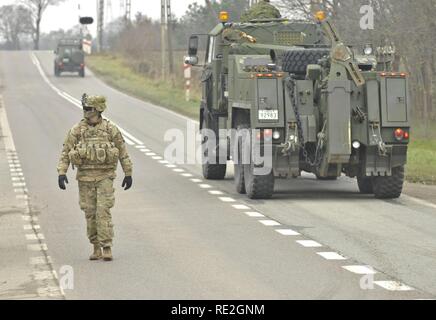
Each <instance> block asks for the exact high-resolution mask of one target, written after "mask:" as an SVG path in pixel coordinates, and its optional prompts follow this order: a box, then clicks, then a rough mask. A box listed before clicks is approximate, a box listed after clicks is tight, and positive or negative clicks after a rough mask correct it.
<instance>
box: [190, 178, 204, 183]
mask: <svg viewBox="0 0 436 320" xmlns="http://www.w3.org/2000/svg"><path fill="white" fill-rule="evenodd" d="M191 181H192V182H194V183H201V182H203V180H201V179H191Z"/></svg>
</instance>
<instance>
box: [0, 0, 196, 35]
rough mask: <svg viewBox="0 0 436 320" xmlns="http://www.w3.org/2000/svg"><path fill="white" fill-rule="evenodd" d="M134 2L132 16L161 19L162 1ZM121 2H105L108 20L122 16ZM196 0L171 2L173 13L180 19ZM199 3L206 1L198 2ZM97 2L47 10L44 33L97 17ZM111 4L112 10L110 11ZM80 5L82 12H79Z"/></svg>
mask: <svg viewBox="0 0 436 320" xmlns="http://www.w3.org/2000/svg"><path fill="white" fill-rule="evenodd" d="M131 1H132V16H134V14H135V13H136V12H138V11H139V12H142V13H144V14H146V15H147V16H149V17H152V18H154V19H160V3H161V1H160V0H131ZM19 2H20V1H19V0H0V6H1V5H5V4H14V3H15V4H18V3H19ZM121 2H122V3H124V0H105V3H106V15H107V16H106V18H107V19H108V20H109V21H110V19H111V18H112V19H115V18H116V17H118V16H119V15H120V12H121ZM194 2H195V0H173V1H171V4H172V10H173V13H174V14H175V15H176V16H177V17H180V16H182V15H183V14H184V13H185V11H186V10H187V8H188V5H189V4H190V3H194ZM197 2H198V3H203V2H204V1H201V0H197ZM96 3H97V0H66V1H65V2H63V3H62V4H60V5H59V6H56V7H50V8H49V9H47V11H46V13H45V15H44V17H43V20H42V32H49V31H51V30H57V29H61V28H62V29H69V28H71V27H73V26H74V25H76V24H77V23H78V17H79V15H81V16H87V15H90V16H92V17H94V18H95V17H96V11H97V10H96V8H97V4H96ZM109 4H111V7H112V9H110V7H109ZM79 5H80V8H81V10H80V11H79ZM94 29H96V25H93V26H91V27H90V31H91V32H92V33H93V34H95V30H94Z"/></svg>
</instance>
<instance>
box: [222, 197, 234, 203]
mask: <svg viewBox="0 0 436 320" xmlns="http://www.w3.org/2000/svg"><path fill="white" fill-rule="evenodd" d="M218 199H220V200H221V201H222V202H236V200H235V199H233V198H230V197H219V198H218Z"/></svg>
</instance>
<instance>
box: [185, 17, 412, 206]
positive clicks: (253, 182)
mask: <svg viewBox="0 0 436 320" xmlns="http://www.w3.org/2000/svg"><path fill="white" fill-rule="evenodd" d="M223 16H224V18H223V20H222V23H220V24H218V25H217V26H216V27H215V28H214V29H213V30H212V31H211V32H210V33H208V34H207V35H199V34H197V35H192V36H191V38H190V40H189V54H188V56H187V58H186V63H188V64H191V65H193V66H200V63H199V58H198V49H199V48H198V46H199V39H200V38H201V37H206V38H207V42H208V45H207V52H206V59H205V62H204V64H202V65H201V67H203V73H202V78H201V80H202V86H203V97H202V102H201V106H200V126H201V129H210V130H213V131H214V132H216V133H217V137H220V135H219V133H218V131H219V130H221V129H226V130H229V129H234V130H241V129H242V128H248V129H257V130H260V133H261V134H260V135H258V139H259V141H260V143H265V141H267V140H268V141H271V142H272V157H273V159H272V168H271V170H270V172H269V174H260V175H258V174H256V172H255V171H256V170H254V169H255V168H256V166H259V164H258V163H254V162H255V161H254V160H253V159H252V160H250V162H249V163H248V164H244V163H240V162H238V163H236V162H235V164H234V166H235V168H234V169H235V177H234V180H235V184H236V189H237V191H238V192H239V193H241V194H243V193H247V194H248V196H249V197H250V198H251V199H267V198H270V197H272V195H273V192H274V182H275V179H280V178H297V177H299V176H301V173H302V172H309V173H313V174H315V175H316V177H317V178H318V179H320V180H335V179H337V178H338V177H340V176H341V175H343V174H344V175H346V176H348V177H352V178H357V184H358V187H359V190H360V192H361V193H363V194H374V195H375V197H376V198H379V199H393V198H398V197H399V196H400V195H401V193H402V189H403V182H404V167H405V165H406V162H407V149H408V143H409V139H410V136H409V134H410V123H409V120H410V109H411V105H410V101H409V95H408V75H407V74H405V73H398V72H393V71H392V70H386V68H381V67H380V65H378V63H377V57H376V56H375V55H373V52H372V50H370V48H365V50H363V51H364V52H355V50H354V49H352V48H350V47H349V46H347V45H346V44H344V42H343V41H342V40H341V38H340V36H339V34H338V32H337V31H336V29H335V27H334V26H333V24H332V22H331V21H330V20H329V19H326V18H325V16H323V15H322V13H319V14H318V15H317V17H318V18H316V19H314V21H309V22H307V21H290V20H287V19H264V20H252V21H250V22H248V23H230V22H228V21H226V19H225V14H224V15H223ZM353 50H354V51H353ZM206 139H207V138H204V141H203V142H205V140H206ZM217 139H218V140H220V138H217ZM238 143H240V142H238ZM222 145H223V144H222V143H219V141H218V142H217V148H216V149H215V150H213V152H204V154H203V157H206V158H205V160H204V164H203V174H204V177H205V178H206V179H214V180H219V179H224V177H225V174H226V166H227V165H226V163H223V162H222V161H221V162H220V161H211V159H213V160H215V158H216V159H219V158H223V157H226V158H227V159H229V160H230V159H234V158H237V155H236V154H235V151H234V149H233V148H223V147H222ZM237 152H239V151H237Z"/></svg>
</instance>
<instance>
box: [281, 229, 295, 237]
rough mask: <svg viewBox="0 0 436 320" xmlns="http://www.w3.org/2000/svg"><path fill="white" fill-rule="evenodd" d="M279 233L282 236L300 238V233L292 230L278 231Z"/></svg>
mask: <svg viewBox="0 0 436 320" xmlns="http://www.w3.org/2000/svg"><path fill="white" fill-rule="evenodd" d="M276 231H277V232H278V233H280V234H281V235H282V236H300V235H301V234H299V233H298V232H296V231H294V230H291V229H277V230H276Z"/></svg>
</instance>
